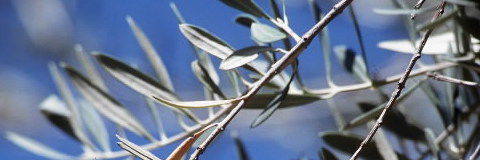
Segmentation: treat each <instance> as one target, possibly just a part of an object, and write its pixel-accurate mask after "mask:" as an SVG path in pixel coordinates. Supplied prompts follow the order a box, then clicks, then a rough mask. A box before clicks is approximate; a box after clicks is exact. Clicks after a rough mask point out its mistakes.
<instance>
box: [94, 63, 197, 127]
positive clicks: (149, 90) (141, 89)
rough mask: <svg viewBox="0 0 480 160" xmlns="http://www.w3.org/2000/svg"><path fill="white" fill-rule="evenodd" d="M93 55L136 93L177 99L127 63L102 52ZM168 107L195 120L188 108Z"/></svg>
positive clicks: (173, 94)
mask: <svg viewBox="0 0 480 160" xmlns="http://www.w3.org/2000/svg"><path fill="white" fill-rule="evenodd" d="M95 57H96V58H97V60H98V62H99V63H100V64H101V65H102V66H103V67H104V68H105V69H106V71H107V72H108V73H110V74H111V75H112V76H113V77H115V78H116V79H117V80H119V81H120V82H122V83H123V84H125V85H127V86H128V87H130V88H131V89H133V90H134V91H137V92H138V93H140V94H143V95H144V96H146V97H149V98H153V97H152V96H155V97H159V98H163V99H167V100H175V101H177V100H179V98H178V97H177V95H176V94H175V93H172V92H170V91H169V90H168V89H167V88H165V87H163V86H162V85H161V84H159V83H158V82H157V81H155V80H154V79H152V78H151V77H149V76H147V75H145V74H143V73H142V72H140V71H138V70H136V69H134V68H132V67H130V66H128V65H127V64H125V63H123V62H120V61H118V60H116V59H114V58H111V57H108V56H106V55H103V54H97V55H95ZM170 109H172V110H173V111H175V112H177V113H180V114H182V115H186V116H188V117H189V118H190V119H192V120H195V117H194V116H193V113H192V112H191V111H189V110H186V109H178V108H172V107H170Z"/></svg>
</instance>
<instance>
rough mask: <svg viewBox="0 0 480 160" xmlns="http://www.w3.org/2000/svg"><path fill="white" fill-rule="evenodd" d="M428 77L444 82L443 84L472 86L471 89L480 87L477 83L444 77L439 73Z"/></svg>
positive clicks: (429, 74) (430, 74)
mask: <svg viewBox="0 0 480 160" xmlns="http://www.w3.org/2000/svg"><path fill="white" fill-rule="evenodd" d="M427 75H428V77H430V78H432V79H434V80H437V81H443V82H450V83H455V84H459V85H464V86H470V87H480V84H478V83H477V82H471V81H465V80H461V79H456V78H452V77H448V76H444V75H441V74H438V73H435V72H434V73H427Z"/></svg>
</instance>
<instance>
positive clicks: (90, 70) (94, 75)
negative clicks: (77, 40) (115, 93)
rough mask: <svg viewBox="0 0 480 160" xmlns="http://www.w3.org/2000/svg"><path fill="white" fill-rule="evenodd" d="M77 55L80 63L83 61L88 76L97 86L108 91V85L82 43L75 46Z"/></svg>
mask: <svg viewBox="0 0 480 160" xmlns="http://www.w3.org/2000/svg"><path fill="white" fill-rule="evenodd" d="M75 55H76V56H77V59H78V60H79V61H80V63H82V67H83V69H84V70H85V71H86V72H87V76H88V78H89V79H91V80H92V81H93V82H94V83H95V84H96V85H97V86H99V87H100V88H102V89H103V90H105V91H106V90H107V86H106V85H105V83H104V82H103V80H102V77H100V74H99V73H98V71H97V69H95V66H94V65H93V62H92V60H91V58H90V56H91V55H90V54H87V53H86V52H85V51H84V50H83V47H82V46H81V45H76V46H75Z"/></svg>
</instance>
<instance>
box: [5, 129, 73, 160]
mask: <svg viewBox="0 0 480 160" xmlns="http://www.w3.org/2000/svg"><path fill="white" fill-rule="evenodd" d="M5 138H6V139H7V140H9V141H11V142H12V143H14V144H15V145H17V146H19V147H21V148H23V149H25V150H28V151H30V152H32V153H34V154H37V155H39V156H42V157H46V158H49V159H57V160H73V159H76V158H75V157H72V156H70V155H66V154H63V153H61V152H59V151H57V150H54V149H52V148H50V147H48V146H46V145H44V144H42V143H40V142H37V141H35V140H33V139H30V138H27V137H25V136H22V135H20V134H17V133H14V132H9V131H7V132H6V133H5Z"/></svg>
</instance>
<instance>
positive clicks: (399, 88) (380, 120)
mask: <svg viewBox="0 0 480 160" xmlns="http://www.w3.org/2000/svg"><path fill="white" fill-rule="evenodd" d="M444 8H445V1H442V2H441V4H440V5H439V7H438V12H437V13H436V14H435V15H434V16H433V20H435V19H437V18H438V17H440V16H441V15H442V14H443V11H444ZM432 32H433V28H432V29H429V30H428V31H427V32H426V33H425V34H424V36H423V38H422V41H421V43H420V46H419V47H418V49H417V51H416V53H415V54H414V55H413V57H412V59H410V63H409V64H408V66H407V69H406V70H405V73H404V75H403V76H402V78H401V79H400V80H399V81H398V86H397V89H396V90H395V91H394V92H393V93H392V96H391V98H390V100H389V101H388V103H387V105H385V108H384V109H383V111H382V114H380V117H378V119H377V121H376V123H375V125H374V126H373V128H372V129H371V130H370V132H369V133H368V135H367V137H366V138H365V140H363V142H362V143H361V144H360V146H359V147H358V149H357V151H355V153H354V154H353V155H352V157H351V158H350V160H355V159H357V158H358V155H359V154H360V152H361V151H362V150H363V148H364V147H365V145H366V144H367V143H369V142H370V141H371V140H372V137H373V136H374V135H375V133H376V132H377V130H378V129H379V128H380V126H381V125H382V123H383V118H384V117H385V115H386V113H387V112H388V111H389V110H390V109H391V108H392V106H393V104H395V101H396V100H397V98H398V97H399V96H400V94H401V92H402V90H403V88H405V83H406V82H407V79H408V77H409V75H410V72H411V71H412V70H413V67H414V66H415V63H416V62H417V60H418V59H420V57H421V56H422V50H423V47H425V44H426V42H427V40H428V37H429V36H430V34H431V33H432Z"/></svg>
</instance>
